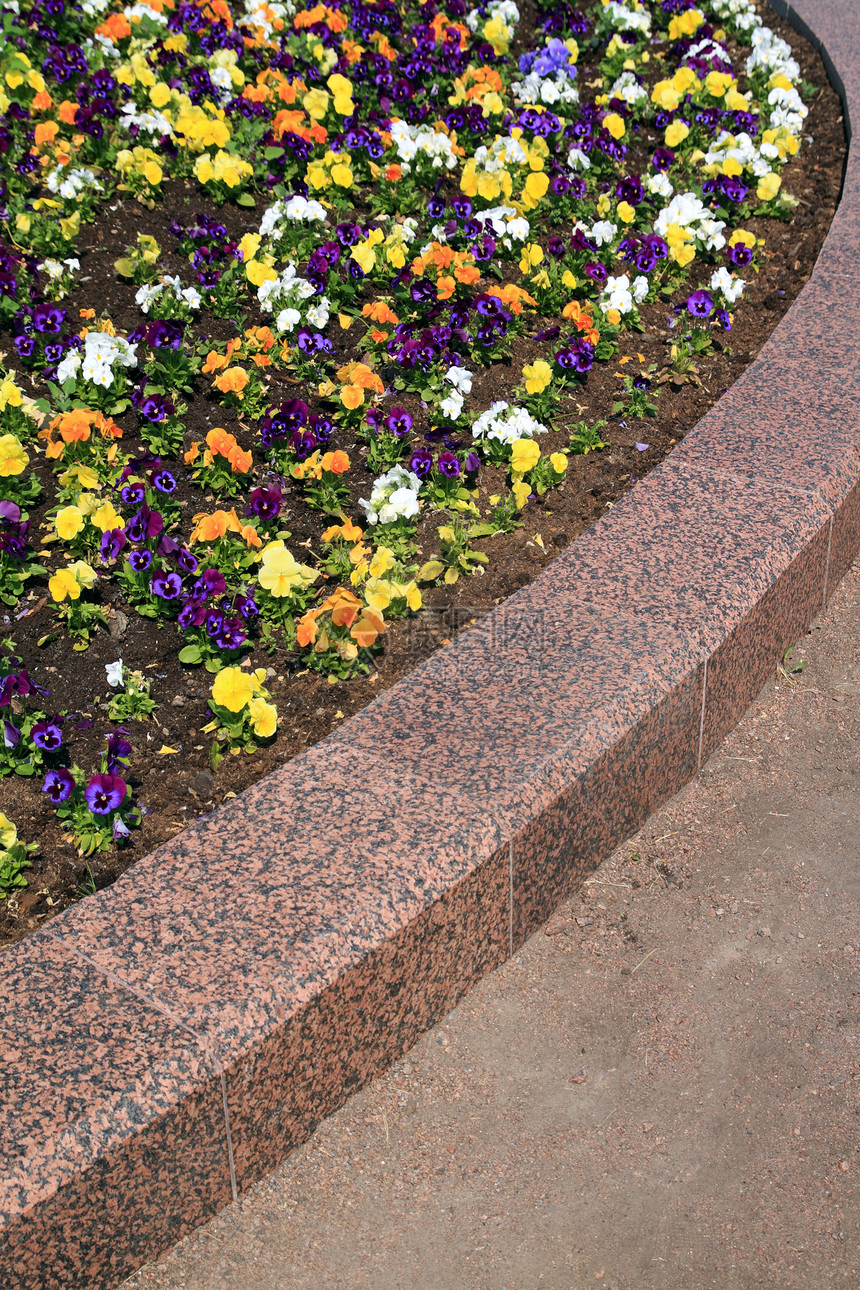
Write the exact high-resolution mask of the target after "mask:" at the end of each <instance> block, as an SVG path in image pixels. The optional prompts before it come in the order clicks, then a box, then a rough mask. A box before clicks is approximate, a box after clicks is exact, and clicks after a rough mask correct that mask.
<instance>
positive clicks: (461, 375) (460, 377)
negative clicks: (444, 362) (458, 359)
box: [444, 366, 472, 394]
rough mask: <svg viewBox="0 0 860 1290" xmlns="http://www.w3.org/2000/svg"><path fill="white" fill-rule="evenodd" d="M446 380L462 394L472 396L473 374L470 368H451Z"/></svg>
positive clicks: (446, 374)
mask: <svg viewBox="0 0 860 1290" xmlns="http://www.w3.org/2000/svg"><path fill="white" fill-rule="evenodd" d="M444 379H445V380H446V381H447V382H448V383H449V384H450V385H453V386H454V388H455V389H456V390H459V391H460V393H461V394H471V392H472V373H471V372H470V371H469V369H468V367H453V366H452V367H449V368H448V371H447V372H446V373H445V378H444Z"/></svg>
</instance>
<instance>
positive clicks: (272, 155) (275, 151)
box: [263, 147, 284, 161]
mask: <svg viewBox="0 0 860 1290" xmlns="http://www.w3.org/2000/svg"><path fill="white" fill-rule="evenodd" d="M283 155H284V150H283V148H275V147H271V148H264V149H263V156H264V158H265V159H266V161H274V160H275V159H276V158H277V157H283Z"/></svg>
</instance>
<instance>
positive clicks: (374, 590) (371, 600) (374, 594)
mask: <svg viewBox="0 0 860 1290" xmlns="http://www.w3.org/2000/svg"><path fill="white" fill-rule="evenodd" d="M364 599H365V601H366V602H367V604H368V605H370V608H371V609H378V610H379V611H380V613H381V612H382V611H383V610H384V609H387V608H388V606H389V605H390V604H391V602H392V600H393V599H394V596H393V594H392V584H391V583H390V582H386V581H385V580H384V579H382V578H368V580H367V584H366V586H365V588H364Z"/></svg>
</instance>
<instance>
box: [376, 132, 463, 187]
mask: <svg viewBox="0 0 860 1290" xmlns="http://www.w3.org/2000/svg"><path fill="white" fill-rule="evenodd" d="M391 143H392V146H393V147H394V148H395V149H396V151H397V157H398V160H399V162H400V165H401V168H402V169H403V171H404V173H405V174H407V175H408V174H409V171H410V169H411V164H412V162H413V161H414V160H415V158H416V157H417V156H418V155H419V153H420V154H421V155H423V156H424V157H426V158H427V159H428V160H429V161H430V163H431V165H432V166H433V167H434V168H435V169H437V170H442V169H443V168H444V169H445V170H454V169H455V168H456V166H457V154H456V153H455V152H454V145H453V144H452V142H451V140H450V138H449V137H448V135H447V134H443V133H442V132H441V130H434V129H433V127H432V126H431V125H409V124H408V123H407V122H406V121H392V123H391Z"/></svg>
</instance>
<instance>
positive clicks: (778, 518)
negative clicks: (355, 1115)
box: [0, 0, 860, 1290]
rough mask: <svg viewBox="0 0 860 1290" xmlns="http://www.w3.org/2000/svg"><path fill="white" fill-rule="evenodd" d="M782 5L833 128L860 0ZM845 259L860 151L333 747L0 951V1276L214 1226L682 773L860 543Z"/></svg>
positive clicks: (725, 724) (60, 1280) (101, 1276)
mask: <svg viewBox="0 0 860 1290" xmlns="http://www.w3.org/2000/svg"><path fill="white" fill-rule="evenodd" d="M776 7H777V8H778V9H779V11H780V12H782V13H784V14H785V15H786V16H787V17H788V18H789V20H791V21H793V22H795V23H796V25H798V26H799V28H800V29H801V30H802V31H803V32H804V34H805V35H807V36H810V37H811V38H812V40H813V41H814V42H815V43H816V44H818V45H819V47H820V48H821V49H822V52H823V53H824V56H825V61H826V62H827V63H828V66H829V68H830V71H831V75H832V77H833V79H834V83H835V84H836V86H837V88H838V89H839V91H840V93H841V94H842V96H843V102H844V104H845V109H846V114H847V119H848V123H849V126H850V114H851V113H852V112H853V114H854V117H855V120H856V118H857V114H858V111H860V108H858V104H859V103H860V26H858V24H857V21H856V10H855V9H854V7H853V5H852V4H851V3H850V2H849V0H825V2H822V0H803V2H802V3H800V4H798V5H796V6H794V7H790V6H786V5H785V4H784V3H782V2H781V0H777V3H776ZM858 264H860V155H858V151H857V148H856V147H851V148H850V150H849V156H848V163H847V168H846V174H845V182H844V188H843V197H842V202H841V204H840V207H839V209H838V211H837V213H836V216H835V218H834V221H833V226H832V229H831V232H830V234H829V235H828V238H827V240H826V242H825V244H824V247H823V249H822V253H821V256H820V257H819V260H818V262H817V264H816V266H815V269H814V271H813V274H812V276H811V278H810V280H809V282H808V283H807V285H806V287H805V288H804V290H803V292H802V293H801V295H800V297H799V298H798V300H797V302H796V303H795V305H794V306H793V308H792V309H791V310H790V312H789V313H788V315H787V316H786V318H785V319H784V320H783V322H782V323H781V324H780V326H779V327H778V328H777V330H776V332H775V333H774V335H773V336H772V337H771V339H770V340H769V341H768V343H767V345H766V346H765V347H764V349H763V350H762V352H761V354H760V355H759V358H758V359H757V360H756V362H755V363H754V364H753V365H752V367H751V368H750V369H748V371H747V372H746V373H745V375H744V376H743V377H742V378H741V380H740V381H739V382H738V383H737V385H735V386H734V387H732V389H731V390H730V391H729V392H728V393H727V394H726V395H725V396H724V397H723V399H721V400H720V402H719V403H718V404H717V405H716V407H715V408H714V409H712V411H711V412H710V413H709V414H708V415H707V416H706V417H705V418H703V420H702V421H701V422H700V423H699V424H698V426H697V427H696V428H695V430H694V431H692V432H691V433H690V434H689V435H688V436H687V438H686V439H685V440H684V442H683V444H681V445H679V447H678V449H676V451H675V452H674V453H673V454H672V455H671V457H670V458H669V459H668V460H667V461H666V462H665V463H664V464H663V465H662V466H661V467H659V468H657V469H656V470H655V471H653V472H652V473H651V474H650V475H649V476H647V478H646V479H645V480H643V481H642V483H640V484H639V485H637V487H636V489H635V490H634V491H633V493H631V494H629V495H628V496H627V497H626V498H625V499H623V501H622V502H621V503H620V504H619V505H618V506H617V507H616V508H614V509H613V511H612V512H611V514H610V515H608V516H606V517H604V518H603V519H601V520H600V521H599V522H598V523H597V524H596V525H595V526H593V527H592V529H591V530H590V531H589V532H588V533H587V534H585V535H584V537H583V538H582V539H581V540H580V541H579V542H578V543H576V544H575V545H574V546H573V547H571V548H569V549H568V551H566V552H564V553H562V555H561V556H559V557H558V559H557V560H555V561H554V562H553V564H552V565H551V566H550V567H549V568H548V569H547V570H545V572H544V573H543V574H542V575H541V576H540V578H539V579H538V580H537V581H536V582H535V583H533V584H532V585H531V586H530V587H527V588H524V589H523V591H522V592H520V593H518V594H517V595H516V596H514V597H512V598H511V599H510V600H509V601H507V602H505V604H503V605H502V606H500V607H499V610H498V611H496V613H495V614H494V615H492V616H491V618H490V619H489V620H484V621H483V622H482V623H481V624H480V625H479V626H478V627H477V628H475V629H474V630H472V631H469V632H467V633H464V634H463V635H462V636H461V637H459V638H458V640H457V641H456V642H455V643H454V644H453V645H452V646H450V647H449V648H447V649H445V650H444V651H442V652H441V653H440V654H437V655H435V656H434V657H433V658H431V659H430V660H428V662H427V663H425V664H424V665H422V666H421V667H420V668H418V669H417V671H416V672H415V673H413V674H412V675H411V676H410V677H408V678H406V679H405V680H404V681H403V682H401V683H400V684H399V685H397V686H396V687H393V689H392V690H390V691H388V692H387V693H386V694H384V695H382V696H380V698H379V699H378V700H377V701H375V702H374V703H373V704H371V705H370V707H369V708H367V709H365V710H364V711H363V712H361V713H359V714H357V715H356V716H355V717H353V718H352V719H351V720H350V721H349V722H347V723H345V725H344V726H343V727H342V728H341V729H340V730H339V731H337V732H336V734H334V735H332V736H331V737H330V738H329V739H327V740H325V741H323V743H322V744H319V745H317V746H316V748H314V749H310V750H309V751H308V753H306V754H304V755H303V756H302V757H299V758H296V759H295V761H293V762H291V763H289V764H288V765H286V766H285V767H283V768H282V769H281V770H279V771H277V772H276V773H275V774H273V775H271V776H270V777H269V778H268V779H266V780H265V781H263V782H262V783H261V784H258V785H256V786H255V787H254V788H253V789H250V790H248V792H247V793H245V794H243V795H242V796H241V797H240V798H239V799H237V800H236V801H235V802H233V803H231V804H230V807H229V808H221V809H220V810H219V811H218V812H216V813H215V814H214V815H213V816H211V817H209V819H208V820H205V821H201V822H199V823H198V824H197V825H193V826H191V827H189V828H188V829H186V830H185V831H184V833H183V834H182V835H180V837H179V838H178V839H176V840H174V841H173V842H171V843H169V844H167V845H166V846H164V847H162V848H159V850H158V851H156V852H154V853H153V854H152V855H151V856H149V857H146V858H145V859H144V860H142V861H140V863H139V864H138V865H137V866H135V868H134V869H133V870H131V871H130V872H129V874H128V875H126V876H125V877H124V878H123V879H121V880H120V881H119V882H118V883H117V884H116V885H115V886H114V887H113V888H111V889H110V890H109V891H106V892H104V893H100V895H98V896H95V897H92V898H90V899H89V900H87V901H86V902H84V904H83V905H79V906H75V907H74V908H73V909H71V910H69V911H67V912H66V914H64V915H61V916H59V917H58V918H57V919H55V920H54V921H53V922H52V923H51V924H50V925H49V926H48V927H47V928H45V929H44V930H43V931H42V932H40V933H37V934H36V935H35V936H33V937H31V938H30V939H29V940H28V941H26V942H24V943H23V944H22V945H20V946H18V947H16V948H15V949H13V950H11V951H9V952H8V953H7V954H6V955H4V959H3V966H4V984H5V986H6V996H7V1000H8V1007H7V1009H6V1011H5V1015H4V1017H3V1019H2V1021H0V1052H2V1054H3V1065H4V1092H3V1102H4V1114H3V1118H2V1123H3V1126H4V1127H3V1130H2V1133H0V1142H2V1150H3V1166H2V1172H0V1284H3V1285H8V1286H10V1287H14V1288H15V1290H31V1288H32V1290H53V1288H54V1287H56V1288H57V1290H70V1288H71V1287H81V1290H83V1288H84V1287H87V1290H93V1288H95V1287H105V1288H106V1290H107V1288H108V1287H111V1286H114V1285H116V1284H118V1283H119V1281H121V1280H122V1279H123V1277H125V1276H127V1275H128V1274H129V1273H130V1272H131V1271H132V1270H133V1269H134V1268H135V1267H137V1266H139V1265H140V1264H141V1263H142V1262H144V1261H146V1260H147V1259H150V1258H153V1257H155V1256H157V1255H158V1254H159V1253H161V1252H162V1251H163V1250H164V1249H166V1248H168V1247H169V1246H170V1245H171V1244H172V1243H174V1242H175V1241H176V1240H178V1239H179V1238H180V1237H181V1236H182V1235H184V1234H185V1233H187V1232H188V1231H191V1230H192V1229H193V1228H194V1227H196V1226H198V1225H199V1224H200V1223H202V1222H205V1221H206V1219H207V1218H208V1217H210V1216H211V1215H212V1214H213V1213H215V1212H216V1211H217V1210H218V1209H219V1208H221V1207H222V1206H223V1205H225V1204H227V1203H228V1202H229V1201H230V1199H231V1198H235V1197H236V1195H237V1194H238V1193H239V1192H240V1191H242V1190H243V1189H244V1188H246V1187H248V1186H250V1185H251V1183H252V1182H253V1181H255V1179H257V1178H259V1177H260V1176H262V1175H263V1174H264V1173H265V1172H266V1171H267V1170H269V1169H271V1168H272V1167H273V1166H274V1165H275V1164H276V1163H277V1162H278V1160H280V1159H282V1158H283V1156H284V1155H285V1154H287V1153H288V1152H289V1151H290V1150H291V1149H292V1148H293V1147H294V1146H296V1145H297V1144H298V1143H299V1142H301V1141H303V1140H304V1139H306V1138H307V1136H308V1135H309V1134H310V1133H312V1132H313V1129H314V1127H315V1126H316V1124H317V1123H319V1121H320V1120H321V1119H322V1118H323V1117H324V1116H326V1115H328V1114H330V1113H331V1112H332V1111H333V1110H334V1109H335V1108H336V1107H337V1106H338V1105H340V1104H341V1103H342V1102H343V1101H344V1100H345V1099H346V1097H348V1096H349V1094H350V1093H351V1092H353V1091H354V1090H355V1089H357V1088H359V1087H361V1086H362V1085H363V1084H365V1083H366V1082H367V1081H368V1080H370V1079H371V1078H373V1076H374V1075H375V1074H377V1073H379V1072H380V1071H381V1070H383V1069H384V1068H385V1066H386V1065H387V1064H388V1063H389V1062H391V1061H392V1060H394V1059H395V1058H396V1057H397V1056H398V1055H399V1054H401V1053H402V1052H404V1051H405V1050H406V1049H407V1048H408V1047H409V1046H410V1045H411V1044H412V1043H413V1042H414V1041H415V1039H416V1038H417V1037H418V1036H419V1035H420V1034H421V1033H422V1031H423V1030H424V1029H426V1028H427V1027H428V1026H429V1025H431V1024H433V1022H434V1021H435V1020H436V1019H438V1017H439V1016H441V1015H442V1014H443V1013H444V1012H445V1011H446V1010H447V1009H449V1008H450V1007H452V1006H453V1005H454V1004H455V1003H456V1001H457V1000H458V998H460V997H461V995H462V994H463V993H464V992H465V991H466V990H468V989H469V988H470V986H471V985H473V984H474V983H475V982H476V981H477V980H479V979H480V977H481V976H483V975H484V974H486V973H487V972H489V971H491V970H492V969H493V968H494V967H496V966H498V964H499V963H501V962H502V961H504V959H505V958H506V957H508V955H510V954H511V953H513V952H514V951H515V950H516V949H517V948H518V947H519V945H521V944H522V943H523V941H524V940H525V939H526V938H527V937H528V936H529V935H530V934H531V933H532V932H533V931H534V930H535V929H536V928H537V927H539V926H540V924H541V922H542V921H543V920H544V919H545V918H546V917H547V916H548V914H549V913H550V912H551V910H552V908H553V907H554V905H556V904H557V903H558V902H559V901H560V900H562V899H563V898H564V897H565V896H566V895H568V894H569V893H570V892H571V891H572V890H574V889H575V887H576V885H577V883H578V882H579V881H581V879H582V877H583V876H584V875H585V874H586V873H587V872H588V871H589V870H591V869H593V868H594V867H595V866H596V865H597V864H598V863H599V862H600V861H601V859H603V857H604V856H605V855H606V854H608V852H609V851H610V850H611V849H612V848H613V847H614V846H615V845H617V844H618V842H620V841H622V840H623V838H624V837H625V836H629V834H630V833H631V832H633V831H635V830H636V829H637V828H638V827H639V826H640V825H641V824H642V822H643V821H644V820H645V819H646V818H647V816H648V815H649V814H650V813H651V812H652V811H654V810H655V809H656V808H657V807H658V806H659V805H660V804H661V803H662V802H663V801H665V800H666V799H667V798H668V797H669V796H671V795H672V794H673V793H674V792H676V791H677V790H678V789H679V788H680V787H682V785H683V784H684V783H686V782H687V781H688V780H689V779H690V778H691V777H692V776H693V775H695V774H696V771H697V770H698V768H699V767H700V766H701V764H702V762H703V761H704V760H706V759H707V757H708V756H709V755H710V754H711V752H712V751H713V750H714V749H715V748H716V747H717V746H718V744H719V742H720V740H721V739H722V738H723V737H724V736H725V734H726V733H727V732H728V731H729V730H730V729H732V727H733V726H734V725H735V724H736V722H737V721H738V720H739V718H740V716H741V715H742V713H743V712H744V710H745V708H746V707H747V705H748V704H749V702H750V701H751V700H752V698H753V697H754V696H755V694H756V693H757V692H758V690H759V689H760V687H761V685H762V684H763V682H764V681H765V680H766V678H767V676H768V674H769V673H770V672H771V671H772V670H773V668H774V666H775V664H776V663H777V662H778V660H779V659H780V657H781V655H782V653H783V652H784V650H785V649H786V648H787V647H788V646H789V645H790V644H792V643H793V642H794V641H795V640H796V639H797V638H798V637H799V636H800V635H802V634H803V632H804V631H805V630H806V628H807V627H808V626H809V624H810V622H811V621H812V619H813V618H814V616H815V615H816V614H817V613H818V612H819V611H820V610H821V608H822V607H823V605H824V604H825V603H826V601H827V599H828V597H829V595H830V594H831V592H832V591H833V590H834V588H835V587H836V585H837V584H838V582H839V579H840V578H841V577H842V575H843V574H844V573H845V572H846V570H847V568H848V567H849V565H850V562H851V560H852V559H853V557H854V555H855V554H856V552H857V550H858V548H860V291H858V276H860V274H858V268H857V266H858ZM183 891H184V892H186V893H188V892H191V891H193V892H194V893H195V899H194V900H191V899H189V898H187V897H186V896H183V894H182V893H183ZM237 910H241V912H240V913H238V912H237ZM225 911H226V912H225Z"/></svg>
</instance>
